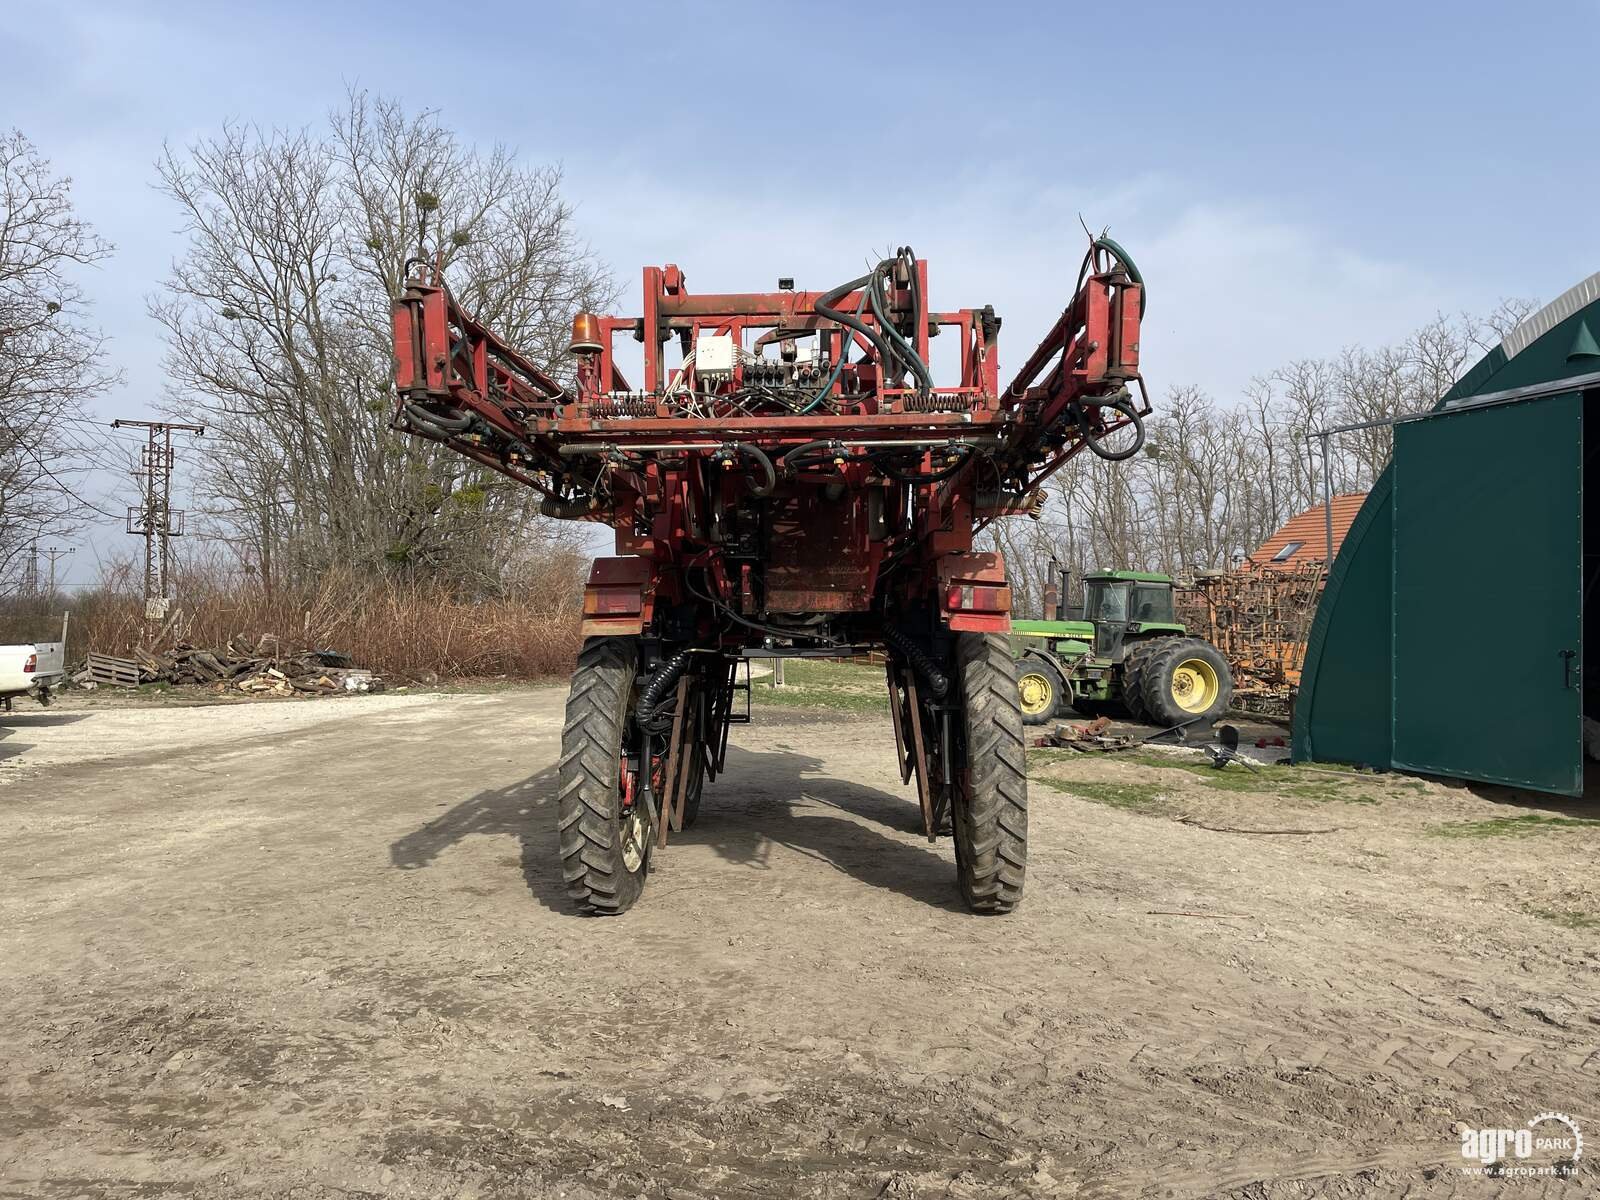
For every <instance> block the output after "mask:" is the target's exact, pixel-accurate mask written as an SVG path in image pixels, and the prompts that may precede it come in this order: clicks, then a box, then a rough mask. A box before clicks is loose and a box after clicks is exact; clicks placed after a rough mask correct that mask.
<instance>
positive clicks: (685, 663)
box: [634, 650, 694, 733]
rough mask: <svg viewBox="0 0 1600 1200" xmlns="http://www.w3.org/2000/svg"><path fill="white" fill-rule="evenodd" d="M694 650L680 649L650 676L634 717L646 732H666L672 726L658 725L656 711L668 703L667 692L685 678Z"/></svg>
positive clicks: (641, 693)
mask: <svg viewBox="0 0 1600 1200" xmlns="http://www.w3.org/2000/svg"><path fill="white" fill-rule="evenodd" d="M693 655H694V651H693V650H680V651H678V652H677V653H676V654H674V655H673V656H672V657H671V658H669V659H667V661H666V662H664V663H662V664H661V666H660V667H658V668H657V669H656V673H655V674H654V675H652V676H650V682H649V683H647V684H645V685H644V690H643V691H642V692H640V693H639V707H638V708H637V709H636V710H635V715H634V719H635V720H636V721H637V722H638V723H639V728H640V729H643V730H644V731H645V732H646V733H666V732H667V730H668V729H670V728H671V727H672V726H671V724H670V723H668V724H667V725H658V724H657V722H656V712H657V710H658V709H660V707H661V706H662V705H663V704H664V703H666V699H667V693H668V692H670V691H671V690H672V689H673V687H674V686H675V685H676V684H677V682H678V680H679V679H681V678H683V673H684V672H685V671H687V670H688V669H689V661H690V659H691V658H692V657H693Z"/></svg>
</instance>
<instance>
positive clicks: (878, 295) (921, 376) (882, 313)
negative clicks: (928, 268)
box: [867, 252, 933, 388]
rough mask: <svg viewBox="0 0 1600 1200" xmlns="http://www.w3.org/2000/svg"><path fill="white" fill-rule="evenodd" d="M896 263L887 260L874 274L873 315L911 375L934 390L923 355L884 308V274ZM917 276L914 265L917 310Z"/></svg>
mask: <svg viewBox="0 0 1600 1200" xmlns="http://www.w3.org/2000/svg"><path fill="white" fill-rule="evenodd" d="M902 254H903V252H902ZM896 261H897V260H896V259H892V258H886V259H884V260H883V261H882V262H881V263H879V264H878V268H877V270H875V271H873V273H872V288H871V290H870V291H869V292H868V293H867V295H868V298H869V299H870V300H871V301H872V315H873V316H875V317H877V318H878V325H879V327H880V328H881V329H882V330H883V332H884V333H886V334H887V335H888V336H889V340H890V341H892V342H893V343H894V344H895V346H896V349H897V351H898V353H897V354H896V357H897V358H899V359H903V360H904V361H905V363H906V365H907V366H908V367H910V368H911V373H912V374H913V375H915V376H916V377H917V382H918V383H920V384H921V385H922V386H923V387H924V388H932V387H933V374H932V372H930V371H929V370H928V364H927V363H925V362H923V361H922V355H920V354H918V353H917V348H916V346H915V345H913V344H912V343H911V342H908V341H906V339H905V337H904V335H903V334H901V332H900V331H899V330H898V329H896V328H895V326H894V322H893V321H891V320H890V319H889V314H888V312H887V311H886V310H885V307H884V305H885V303H886V302H887V299H888V297H886V296H885V295H884V294H883V273H884V271H885V270H886V269H887V270H890V271H892V270H893V268H894V264H895V262H896ZM916 276H917V270H916V265H915V263H913V265H912V268H911V278H912V288H913V293H912V305H913V308H916V307H917V303H918V302H917V298H916V293H915V288H916V283H915V281H916Z"/></svg>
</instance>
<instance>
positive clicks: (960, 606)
mask: <svg viewBox="0 0 1600 1200" xmlns="http://www.w3.org/2000/svg"><path fill="white" fill-rule="evenodd" d="M945 607H946V608H947V609H949V610H950V611H951V612H987V613H1003V612H1010V611H1011V589H1010V588H1009V587H1007V586H1005V585H1001V586H1000V587H989V586H985V585H984V584H979V583H952V584H951V585H950V591H949V593H948V594H947V595H946V596H945Z"/></svg>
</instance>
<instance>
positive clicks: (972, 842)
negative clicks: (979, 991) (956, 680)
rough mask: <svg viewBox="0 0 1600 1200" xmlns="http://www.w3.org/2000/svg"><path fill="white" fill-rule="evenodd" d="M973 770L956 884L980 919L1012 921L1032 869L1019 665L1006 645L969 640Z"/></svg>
mask: <svg viewBox="0 0 1600 1200" xmlns="http://www.w3.org/2000/svg"><path fill="white" fill-rule="evenodd" d="M956 659H957V664H958V667H959V671H960V677H961V679H960V687H961V701H962V715H963V721H962V733H963V735H964V737H965V740H966V761H967V769H966V770H965V771H964V772H963V773H962V781H961V785H960V786H958V787H957V789H956V795H955V797H954V800H955V804H954V809H955V811H954V813H953V814H952V818H953V822H954V826H955V841H956V879H957V881H958V882H959V883H960V885H961V898H962V900H963V901H965V902H966V905H967V907H968V908H969V909H971V910H972V911H973V912H975V913H984V914H999V913H1008V912H1010V911H1011V910H1012V909H1014V908H1015V907H1016V906H1017V905H1018V904H1019V903H1021V901H1022V881H1023V876H1024V875H1025V874H1026V873H1027V868H1028V768H1027V763H1026V761H1025V758H1024V740H1023V734H1022V708H1021V705H1020V704H1019V703H1018V700H1017V665H1016V662H1015V660H1013V659H1012V657H1011V651H1010V649H1009V647H1008V646H1007V645H1006V639H1005V638H1003V637H1000V636H997V635H991V634H981V633H963V634H960V635H959V636H958V640H957V643H956Z"/></svg>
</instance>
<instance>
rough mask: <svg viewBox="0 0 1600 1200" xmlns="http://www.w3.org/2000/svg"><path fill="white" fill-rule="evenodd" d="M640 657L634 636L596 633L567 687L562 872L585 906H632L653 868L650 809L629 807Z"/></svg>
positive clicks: (590, 909)
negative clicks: (628, 755)
mask: <svg viewBox="0 0 1600 1200" xmlns="http://www.w3.org/2000/svg"><path fill="white" fill-rule="evenodd" d="M638 661H639V646H638V642H637V640H636V639H634V638H626V637H617V638H590V639H588V640H587V641H585V642H584V644H583V650H582V651H581V652H580V653H579V655H578V665H577V668H576V669H575V670H574V671H573V674H572V690H571V691H570V692H569V693H568V694H567V720H566V725H565V726H564V727H563V728H562V731H561V763H560V767H559V769H558V780H559V790H558V793H557V802H556V807H557V812H558V819H559V823H560V831H561V874H562V877H563V878H564V879H565V880H566V884H567V895H568V896H569V897H570V898H571V900H572V902H573V903H574V904H575V905H577V907H578V909H579V911H581V912H585V913H593V914H596V915H607V916H610V915H616V914H618V913H623V912H626V911H627V910H628V909H629V908H630V907H631V906H632V904H633V902H634V901H635V900H637V899H638V898H639V893H640V891H641V890H642V889H643V888H644V880H645V874H646V872H647V871H648V870H649V858H650V843H651V841H652V838H651V837H650V833H651V829H650V820H649V815H648V813H646V812H644V811H643V806H642V805H639V804H635V805H633V806H632V807H631V809H630V810H629V811H628V812H627V813H626V814H625V813H624V811H623V776H624V763H623V738H624V734H625V732H626V730H627V726H628V722H629V718H630V716H631V711H630V710H631V705H632V702H633V692H634V676H635V672H636V669H637V666H638Z"/></svg>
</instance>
